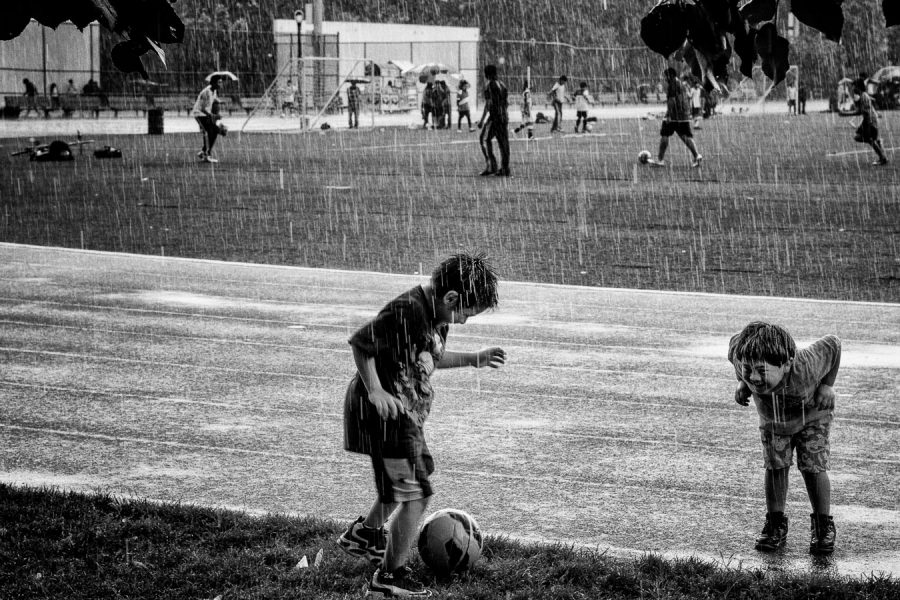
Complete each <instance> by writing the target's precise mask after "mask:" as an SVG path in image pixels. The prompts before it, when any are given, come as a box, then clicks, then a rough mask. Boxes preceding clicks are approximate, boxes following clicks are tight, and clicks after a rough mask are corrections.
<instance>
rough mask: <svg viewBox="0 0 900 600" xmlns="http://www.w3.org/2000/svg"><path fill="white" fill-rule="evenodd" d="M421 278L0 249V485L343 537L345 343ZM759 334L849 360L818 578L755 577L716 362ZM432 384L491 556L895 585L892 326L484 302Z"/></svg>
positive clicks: (801, 548) (599, 305) (455, 479)
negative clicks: (515, 549)
mask: <svg viewBox="0 0 900 600" xmlns="http://www.w3.org/2000/svg"><path fill="white" fill-rule="evenodd" d="M420 282H421V278H419V277H417V276H406V275H385V274H376V273H359V272H348V271H327V270H316V269H303V268H286V267H271V266H261V265H247V264H234V263H218V262H211V261H200V260H184V259H166V258H161V257H149V256H134V255H122V254H107V253H100V252H84V251H75V250H62V249H52V248H38V247H31V246H18V245H11V244H0V480H2V481H6V482H14V483H24V484H29V485H52V486H59V487H62V488H66V489H75V490H85V491H91V490H98V489H99V490H103V491H107V492H111V493H116V494H126V495H134V496H139V497H147V498H151V499H158V500H164V501H181V502H188V503H196V504H204V505H212V506H221V507H228V508H240V509H243V510H248V511H266V512H284V513H300V514H314V515H318V516H322V517H328V518H335V519H339V520H345V519H350V518H352V517H355V516H356V515H357V514H359V513H362V512H364V511H365V510H367V508H368V506H369V504H370V503H371V501H372V500H373V498H374V484H373V483H372V478H371V472H370V467H369V465H368V463H367V461H366V460H364V459H363V458H361V457H356V456H354V455H349V454H347V453H345V452H343V451H342V449H341V435H342V433H341V431H342V424H341V403H342V399H343V392H344V388H345V385H346V383H347V381H348V380H349V378H350V376H351V374H352V369H353V367H352V358H351V356H350V352H349V348H348V346H347V343H346V340H347V338H348V337H349V335H350V334H351V332H352V331H353V330H355V328H357V327H358V326H359V325H361V324H362V323H363V322H365V321H366V320H367V319H368V318H370V317H371V316H372V315H374V314H375V312H376V311H377V310H378V309H379V308H380V307H381V306H382V305H383V304H384V303H385V302H386V301H388V300H390V299H391V298H392V297H394V296H395V295H396V294H398V293H399V292H401V291H403V290H405V289H407V288H408V287H411V286H412V285H415V284H416V283H420ZM758 318H764V319H768V320H773V321H776V322H779V323H782V324H784V325H786V326H787V327H788V328H789V329H790V330H791V332H792V333H793V334H794V336H795V338H796V339H797V340H798V343H799V344H800V345H801V346H803V345H806V344H808V343H809V342H810V341H812V340H813V339H815V338H817V337H819V336H820V335H823V334H825V333H835V334H837V335H839V336H840V337H841V338H842V339H843V340H844V355H843V361H842V366H841V371H840V374H839V376H838V380H837V384H836V390H837V392H838V394H839V396H838V404H837V407H838V409H837V419H836V422H835V426H834V428H833V430H832V436H833V437H832V459H833V471H832V473H831V474H832V481H833V488H834V492H833V503H834V509H833V513H834V515H835V521H836V523H837V527H838V549H837V551H836V552H835V555H834V557H833V558H832V559H830V560H826V561H813V560H811V559H810V557H809V556H808V555H807V554H806V552H805V549H806V543H807V540H808V533H807V532H808V523H809V517H808V514H809V504H808V501H807V499H806V494H805V491H804V489H803V485H802V482H801V480H800V477H799V475H798V474H797V473H796V471H793V472H792V473H793V474H794V477H793V478H792V481H791V490H790V496H789V507H788V515H789V517H790V519H791V534H790V539H789V545H788V548H787V550H786V551H785V552H784V553H781V554H778V555H775V556H763V555H760V554H758V553H756V552H755V551H754V550H753V548H752V545H753V538H754V536H755V535H756V533H757V532H758V530H759V528H760V527H761V525H762V517H763V515H764V513H765V508H764V501H763V494H762V468H761V458H760V454H761V452H760V448H759V442H758V435H757V428H756V415H755V411H754V410H753V408H752V407H751V408H743V407H740V406H738V405H736V404H735V403H734V402H733V401H732V400H731V396H732V390H733V388H734V380H733V374H732V371H731V368H730V366H729V364H728V363H727V361H726V359H725V353H726V346H727V341H728V338H729V336H730V335H731V334H732V333H734V332H735V331H737V330H739V329H740V328H741V327H742V326H743V325H744V324H745V323H746V322H748V321H750V320H753V319H758ZM449 342H450V345H449V347H450V348H453V349H477V348H480V347H483V346H485V345H489V344H495V343H498V344H500V345H502V346H503V347H504V348H505V349H506V350H507V353H508V355H509V362H508V364H507V366H506V367H505V368H503V369H500V370H498V371H494V370H487V369H485V370H474V369H459V370H449V371H441V372H439V373H438V374H437V375H436V376H435V378H434V380H435V387H436V390H437V398H436V401H435V405H434V409H433V412H432V415H431V417H430V420H429V423H428V425H427V432H426V435H427V437H428V441H429V445H430V446H431V449H432V452H433V453H434V455H435V460H436V463H437V473H436V474H435V477H434V483H435V488H436V490H437V495H436V496H435V498H434V499H433V502H432V505H431V507H430V509H438V508H442V507H447V506H452V507H456V508H462V509H465V510H467V511H469V512H471V513H472V514H474V515H475V516H476V517H477V518H478V519H479V521H480V523H481V525H482V528H483V529H484V530H485V531H486V532H488V533H492V534H508V535H510V536H513V537H519V538H525V539H541V540H551V541H559V542H563V543H566V544H570V543H574V544H577V545H585V546H588V547H596V548H598V549H599V550H601V551H603V550H606V551H609V552H611V553H614V554H617V553H629V552H644V551H653V552H659V553H662V554H666V555H697V556H701V557H704V558H707V559H711V560H716V561H719V562H722V563H723V564H725V565H728V566H731V567H736V566H739V565H749V566H762V567H766V568H773V569H791V570H795V569H796V570H807V569H824V570H828V571H831V572H834V573H838V574H852V575H858V574H866V573H870V572H876V573H877V572H886V573H892V574H894V575H895V576H897V575H900V550H898V548H900V504H898V497H897V490H898V489H900V449H898V445H897V439H898V433H900V406H898V404H897V402H896V398H897V395H898V392H900V383H898V382H900V305H896V304H871V303H853V302H824V301H810V300H791V299H778V298H774V299H773V298H756V297H739V296H716V295H702V294H681V293H660V292H646V291H634V290H621V289H600V288H583V287H565V286H551V285H539V284H522V283H510V282H506V283H503V285H502V287H501V304H500V307H499V309H498V310H497V311H495V312H492V313H489V314H485V315H481V316H479V317H476V318H475V319H472V320H471V321H470V322H469V324H467V325H465V326H456V327H455V328H453V329H452V330H451V334H450V339H449Z"/></svg>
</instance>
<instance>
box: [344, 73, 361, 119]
mask: <svg viewBox="0 0 900 600" xmlns="http://www.w3.org/2000/svg"><path fill="white" fill-rule="evenodd" d="M359 96H360V92H359V87H357V85H356V82H355V81H351V82H350V87H349V88H347V119H348V120H349V127H350V129H359Z"/></svg>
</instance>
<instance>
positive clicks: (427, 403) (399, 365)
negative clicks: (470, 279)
mask: <svg viewBox="0 0 900 600" xmlns="http://www.w3.org/2000/svg"><path fill="white" fill-rule="evenodd" d="M432 315H433V311H432V308H431V306H430V305H429V302H428V297H427V296H426V295H425V291H424V290H423V289H422V287H421V286H416V287H414V288H412V289H411V290H409V291H407V292H405V293H404V294H401V295H400V296H398V297H397V298H395V299H393V300H391V301H390V302H389V303H388V304H387V305H386V306H385V307H384V308H382V309H381V311H380V312H379V313H378V315H376V317H375V318H374V319H372V320H371V321H369V322H368V323H366V324H365V325H363V326H362V327H361V328H360V329H359V330H358V331H357V332H356V333H354V334H353V336H352V337H351V338H350V340H349V341H350V344H351V345H352V346H354V347H356V348H359V349H360V350H361V351H362V352H363V354H365V355H366V356H371V357H373V358H374V359H375V369H376V371H377V373H378V379H379V380H380V382H381V386H382V387H383V388H384V389H385V390H386V391H387V392H388V393H390V394H393V395H394V396H396V397H397V398H399V399H400V400H401V401H402V402H403V406H404V407H405V408H406V414H405V415H398V418H397V419H396V420H394V419H387V420H382V419H381V417H379V416H378V412H377V411H376V410H375V407H374V406H372V405H371V403H370V402H369V401H368V392H367V391H366V388H365V386H364V385H363V383H362V380H361V379H360V378H359V376H358V375H357V376H356V377H355V378H354V382H353V383H352V386H351V390H350V395H351V396H352V398H353V399H356V400H357V401H356V402H351V411H350V412H351V413H352V414H350V415H349V418H350V420H355V421H356V424H357V426H358V427H360V428H361V429H362V430H364V435H362V436H361V437H362V440H361V444H360V447H358V448H353V447H349V446H352V445H353V444H349V445H348V447H347V449H348V450H351V451H355V452H366V453H370V452H371V449H372V447H377V448H379V449H380V453H381V454H383V455H384V456H387V457H398V458H409V457H412V456H416V455H418V454H419V453H420V452H419V450H420V448H421V441H422V439H423V433H422V427H423V426H424V424H425V420H426V419H427V417H428V414H429V412H430V411H431V403H432V400H433V399H434V390H433V388H432V386H431V374H432V372H433V371H434V368H435V365H436V364H437V363H438V361H440V359H441V356H443V353H444V346H445V344H446V341H447V332H448V326H447V325H442V326H440V327H436V326H435V324H434V322H433V317H432ZM347 425H348V426H349V425H350V424H347ZM366 438H369V439H366Z"/></svg>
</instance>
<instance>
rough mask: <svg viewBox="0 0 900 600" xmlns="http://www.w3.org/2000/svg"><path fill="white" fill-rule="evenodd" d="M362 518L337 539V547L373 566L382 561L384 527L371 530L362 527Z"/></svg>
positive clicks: (385, 546)
mask: <svg viewBox="0 0 900 600" xmlns="http://www.w3.org/2000/svg"><path fill="white" fill-rule="evenodd" d="M364 520H365V519H364V518H363V517H359V518H358V519H356V520H355V521H354V522H353V524H352V525H350V528H349V529H347V531H345V532H344V533H342V534H341V537H339V538H338V539H337V543H338V546H340V547H341V548H342V549H343V550H344V552H346V553H347V554H350V555H352V556H359V557H362V558H365V559H366V560H368V561H369V562H370V563H372V564H373V565H375V566H379V565H380V564H381V563H382V562H383V561H384V553H385V550H386V548H387V539H386V536H385V533H384V527H381V528H379V529H372V528H370V527H366V526H365V525H363V521H364Z"/></svg>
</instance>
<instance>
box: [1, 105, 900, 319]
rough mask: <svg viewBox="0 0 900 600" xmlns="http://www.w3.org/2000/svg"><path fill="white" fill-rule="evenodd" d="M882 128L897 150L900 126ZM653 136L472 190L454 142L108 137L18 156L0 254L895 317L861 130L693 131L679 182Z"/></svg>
mask: <svg viewBox="0 0 900 600" xmlns="http://www.w3.org/2000/svg"><path fill="white" fill-rule="evenodd" d="M882 120H883V124H882V130H883V134H884V138H885V146H886V147H889V148H892V147H893V146H894V136H893V131H895V130H896V131H900V115H896V114H893V113H887V114H886V115H885V116H884V118H883V119H882ZM658 127H659V122H658V121H652V120H651V121H641V120H628V119H621V120H609V121H605V122H604V121H601V122H600V123H599V126H598V127H597V128H596V129H595V131H594V134H593V135H589V136H580V137H578V136H572V135H569V136H558V137H553V138H552V139H550V138H546V139H539V140H537V141H533V142H529V143H526V142H524V141H521V140H518V141H517V140H514V141H513V144H512V147H513V150H512V154H513V158H512V168H513V172H514V178H513V179H511V180H497V179H493V178H491V179H490V180H485V179H484V178H479V177H477V175H476V174H477V173H478V172H479V171H480V170H481V168H482V160H481V156H480V152H479V149H478V145H477V140H476V134H468V133H466V134H459V133H457V132H456V131H455V130H452V131H421V130H408V129H400V128H386V129H375V130H361V131H352V132H350V131H335V130H333V131H330V132H327V133H311V134H291V133H273V134H245V135H243V136H241V137H240V139H239V138H238V137H237V136H236V135H234V134H232V135H231V136H230V137H228V138H225V139H223V140H221V142H220V145H219V148H220V158H221V159H222V162H221V163H220V164H219V165H217V166H215V167H212V166H210V165H205V164H198V163H196V162H195V159H194V152H195V151H196V146H197V144H198V139H199V136H198V135H166V136H163V137H155V136H129V137H110V138H108V139H98V140H97V141H98V143H111V144H112V145H115V146H117V147H121V148H123V150H124V152H125V159H124V160H121V161H100V160H96V159H94V158H93V157H92V156H91V155H90V152H89V151H88V152H87V153H86V154H85V155H84V156H80V157H78V159H77V160H76V161H75V162H74V163H71V164H65V165H60V164H36V163H30V162H28V161H27V160H25V159H23V158H10V157H9V156H7V155H8V152H6V151H7V150H13V149H17V148H18V147H19V146H20V145H22V144H25V140H10V139H7V140H3V142H2V149H3V150H4V152H3V157H2V158H0V171H2V172H3V173H4V175H3V176H2V177H0V199H2V200H0V202H2V213H0V241H8V242H23V243H33V244H44V245H58V246H65V247H74V248H82V247H83V248H88V249H100V250H113V251H125V252H135V253H146V254H157V255H159V254H165V255H167V256H184V257H203V258H219V259H225V260H240V261H247V262H261V263H272V264H288V265H305V266H314V267H319V266H323V267H337V268H350V269H365V270H374V271H384V272H397V273H413V272H416V271H418V270H419V269H420V266H421V267H422V268H429V267H428V265H431V264H433V263H434V262H435V261H436V260H437V259H439V258H440V257H443V256H444V255H445V254H447V253H448V252H449V251H451V250H454V249H456V248H459V247H467V248H481V249H484V250H486V251H487V252H488V253H489V254H491V255H492V256H494V257H495V259H496V261H497V263H498V264H499V265H500V268H501V271H502V275H503V277H504V278H506V279H513V280H522V281H539V282H555V283H572V284H583V285H599V286H612V287H632V288H641V289H663V290H688V291H709V292H724V293H739V294H754V295H773V296H795V297H805V298H830V299H854V300H870V301H888V302H896V301H898V300H900V242H898V232H900V199H898V196H897V194H896V193H895V190H896V189H897V187H898V183H900V174H898V170H897V166H896V165H895V164H894V163H892V164H891V165H890V166H888V167H886V168H876V167H872V166H871V165H870V164H869V163H870V162H871V159H872V158H873V156H872V154H871V150H870V149H868V147H865V146H862V145H859V144H855V143H854V142H853V141H852V131H853V130H852V127H851V124H850V121H849V120H848V119H842V118H840V117H836V116H832V115H827V114H815V115H808V116H805V117H799V118H798V117H794V118H788V117H787V116H786V115H782V114H778V115H768V116H766V115H757V116H749V117H748V116H733V115H730V116H721V117H717V118H715V119H712V120H708V121H705V122H704V124H703V129H702V130H701V131H698V132H697V135H696V139H697V141H698V144H699V147H700V150H701V152H702V153H703V154H704V156H705V161H704V166H703V169H702V170H692V169H690V168H689V167H688V163H689V160H688V154H687V151H686V150H685V149H684V148H683V147H682V146H681V144H680V142H678V141H677V140H673V143H672V145H671V147H670V151H669V156H668V158H669V159H670V161H671V164H672V167H671V168H668V169H660V170H650V169H649V168H638V166H637V165H636V163H635V160H634V158H635V157H636V155H637V153H638V151H639V150H641V149H644V148H649V149H651V150H653V149H655V146H656V144H657V140H658V138H657V135H658ZM540 135H544V136H546V135H547V134H546V130H541V129H539V136H540ZM897 145H900V139H898V140H897ZM829 153H832V154H834V153H837V154H839V155H838V156H828V154H829ZM889 154H891V152H889Z"/></svg>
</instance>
